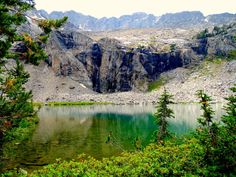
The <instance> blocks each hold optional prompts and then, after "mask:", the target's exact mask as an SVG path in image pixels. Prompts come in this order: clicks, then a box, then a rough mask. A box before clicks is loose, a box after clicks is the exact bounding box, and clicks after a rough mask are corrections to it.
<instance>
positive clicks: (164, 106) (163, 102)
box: [154, 89, 174, 143]
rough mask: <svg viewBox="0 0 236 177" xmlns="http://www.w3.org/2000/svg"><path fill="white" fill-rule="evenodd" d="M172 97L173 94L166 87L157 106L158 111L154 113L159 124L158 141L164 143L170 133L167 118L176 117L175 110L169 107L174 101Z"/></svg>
mask: <svg viewBox="0 0 236 177" xmlns="http://www.w3.org/2000/svg"><path fill="white" fill-rule="evenodd" d="M172 98H173V96H172V95H171V94H169V93H168V92H167V91H166V89H165V90H164V92H163V93H162V95H161V97H160V98H159V101H158V104H157V106H156V113H155V114H154V117H155V119H156V123H157V125H158V126H159V130H158V131H157V142H158V143H162V142H163V140H164V139H165V138H167V137H168V136H169V135H170V132H169V131H168V129H167V128H168V121H167V119H169V118H174V113H173V111H172V110H171V109H170V108H169V107H168V105H169V104H171V103H173V101H172Z"/></svg>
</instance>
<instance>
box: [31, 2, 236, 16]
mask: <svg viewBox="0 0 236 177" xmlns="http://www.w3.org/2000/svg"><path fill="white" fill-rule="evenodd" d="M35 3H36V8H37V9H38V10H39V9H44V10H46V11H47V12H51V11H68V10H74V11H77V12H80V13H83V14H84V15H91V16H94V17H97V18H101V17H113V16H114V17H120V16H121V15H128V14H132V13H134V12H146V13H152V14H154V15H157V16H160V15H162V14H165V13H175V12H181V11H201V12H203V14H204V15H209V14H216V13H223V12H230V13H236V0H35Z"/></svg>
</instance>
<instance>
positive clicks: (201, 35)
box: [197, 28, 211, 39]
mask: <svg viewBox="0 0 236 177" xmlns="http://www.w3.org/2000/svg"><path fill="white" fill-rule="evenodd" d="M207 37H211V34H210V33H209V30H208V29H207V28H206V29H205V30H203V31H201V32H200V33H198V34H197V39H204V38H207Z"/></svg>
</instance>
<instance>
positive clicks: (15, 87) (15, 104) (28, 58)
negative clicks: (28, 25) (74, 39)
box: [0, 0, 67, 140]
mask: <svg viewBox="0 0 236 177" xmlns="http://www.w3.org/2000/svg"><path fill="white" fill-rule="evenodd" d="M34 5H35V4H34V1H33V0H1V1H0V140H1V138H2V136H3V133H4V131H6V130H7V129H8V128H11V127H12V126H15V127H17V126H18V123H19V121H20V119H19V118H24V117H27V116H32V115H33V114H34V113H35V111H34V109H33V103H32V93H31V91H26V89H25V87H24V84H25V83H26V82H27V81H28V79H29V74H28V73H27V72H26V71H25V70H24V67H23V65H22V63H21V62H20V60H22V61H25V62H26V63H32V64H38V63H39V61H40V60H44V59H46V58H47V55H46V53H45V51H44V50H43V44H44V43H46V42H47V38H48V37H49V33H50V32H51V31H52V29H53V28H59V27H60V26H61V25H62V24H63V23H65V21H66V20H67V17H65V18H63V19H59V20H44V21H43V22H44V26H41V27H42V29H43V33H42V34H41V35H39V36H37V37H36V38H35V39H33V38H32V37H31V36H29V35H28V34H23V35H20V34H18V33H17V30H16V29H17V27H18V26H20V25H21V24H23V23H24V22H26V20H27V18H26V14H25V12H26V11H27V10H30V9H32V8H33V7H34ZM36 21H37V20H36ZM47 21H49V22H48V23H47ZM38 23H39V25H40V24H41V23H42V20H38ZM49 29H50V30H49ZM16 41H18V42H22V44H23V45H24V48H25V50H24V51H21V52H17V51H13V50H10V48H11V47H12V46H13V43H14V42H16ZM8 58H11V59H14V60H15V66H14V67H10V68H9V67H8V66H7V59H8Z"/></svg>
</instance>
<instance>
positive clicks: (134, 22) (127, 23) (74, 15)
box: [36, 10, 236, 31]
mask: <svg viewBox="0 0 236 177" xmlns="http://www.w3.org/2000/svg"><path fill="white" fill-rule="evenodd" d="M36 13H38V14H39V15H41V16H42V17H44V18H52V19H57V18H62V17H63V16H68V17H69V22H70V23H72V24H73V25H75V26H76V27H77V28H78V29H80V30H84V31H111V30H118V29H134V28H192V27H200V28H204V27H209V26H214V25H223V24H228V23H232V22H234V21H236V14H232V13H228V12H225V13H221V14H211V15H207V16H204V15H203V13H202V12H200V11H182V12H177V13H166V14H163V15H161V16H155V15H153V14H149V13H145V12H135V13H133V14H131V15H122V16H120V17H103V18H96V17H93V16H90V15H84V14H82V13H79V12H76V11H73V10H71V11H65V12H61V11H52V12H51V13H47V12H46V11H45V10H38V11H36Z"/></svg>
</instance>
